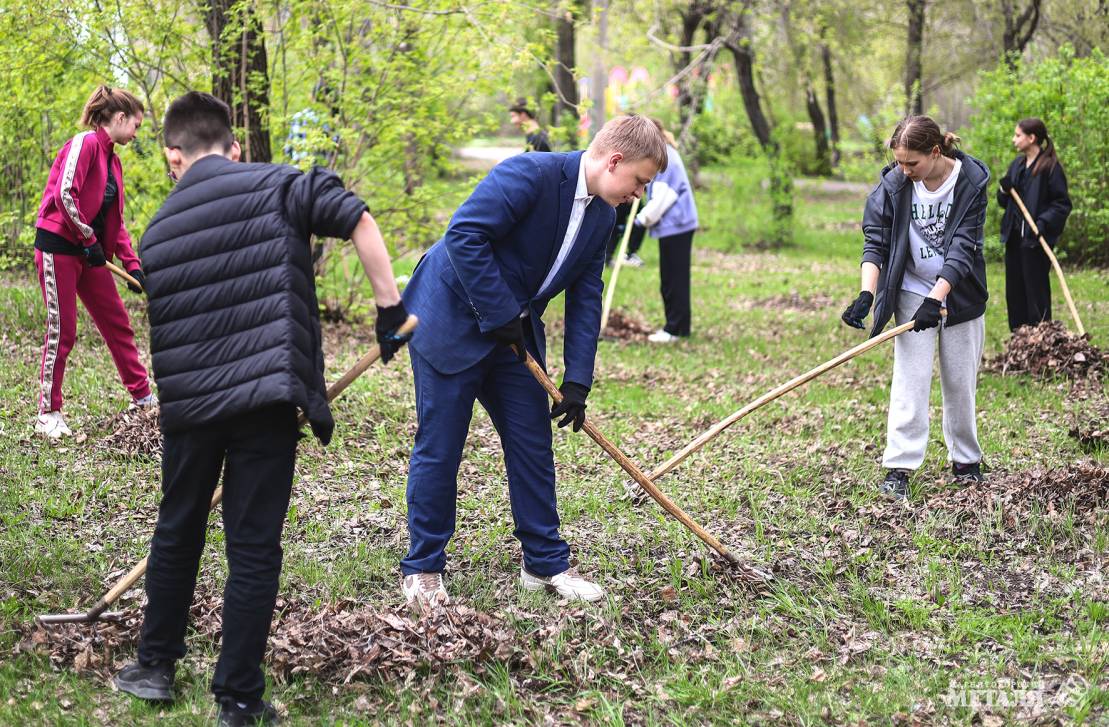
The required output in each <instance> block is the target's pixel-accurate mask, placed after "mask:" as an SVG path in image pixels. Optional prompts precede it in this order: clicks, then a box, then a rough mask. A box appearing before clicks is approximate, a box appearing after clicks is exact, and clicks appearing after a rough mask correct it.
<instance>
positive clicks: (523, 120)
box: [508, 98, 551, 151]
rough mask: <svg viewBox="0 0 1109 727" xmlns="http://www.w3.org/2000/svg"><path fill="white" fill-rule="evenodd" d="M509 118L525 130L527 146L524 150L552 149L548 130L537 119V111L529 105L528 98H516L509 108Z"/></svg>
mask: <svg viewBox="0 0 1109 727" xmlns="http://www.w3.org/2000/svg"><path fill="white" fill-rule="evenodd" d="M508 118H509V120H510V121H512V125H513V126H515V127H516V128H517V129H519V130H520V131H522V132H524V136H525V137H526V138H527V146H526V147H525V148H524V151H550V150H551V140H550V139H549V138H547V132H546V131H544V130H543V128H542V127H541V126H539V122H538V121H536V120H535V113H534V112H532V110H531V108H530V107H529V106H528V100H527V99H526V98H518V99H516V103H514V104H513V105H512V106H510V107H509V108H508Z"/></svg>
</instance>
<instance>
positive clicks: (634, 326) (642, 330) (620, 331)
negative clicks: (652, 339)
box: [601, 309, 654, 341]
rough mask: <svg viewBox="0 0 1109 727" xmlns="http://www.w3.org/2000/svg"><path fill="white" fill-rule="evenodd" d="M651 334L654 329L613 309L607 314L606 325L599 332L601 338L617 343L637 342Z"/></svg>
mask: <svg viewBox="0 0 1109 727" xmlns="http://www.w3.org/2000/svg"><path fill="white" fill-rule="evenodd" d="M652 333H654V329H652V328H651V327H650V326H648V325H647V324H646V323H644V322H643V321H641V320H638V319H636V318H632V317H631V316H630V315H628V314H626V313H621V312H620V311H618V310H616V309H613V310H612V311H610V312H609V314H608V325H606V326H605V329H604V331H602V332H601V337H602V338H606V339H616V340H619V341H637V340H641V339H643V338H644V337H646V336H648V335H650V334H652Z"/></svg>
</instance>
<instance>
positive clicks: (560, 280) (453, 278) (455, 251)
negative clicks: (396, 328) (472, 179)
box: [404, 152, 616, 386]
mask: <svg viewBox="0 0 1109 727" xmlns="http://www.w3.org/2000/svg"><path fill="white" fill-rule="evenodd" d="M581 159H582V152H571V153H569V154H557V153H542V154H540V153H533V154H520V155H518V156H515V157H512V158H510V159H507V160H505V161H503V162H501V163H500V164H498V165H497V166H496V167H494V168H493V171H491V172H490V173H489V175H488V176H487V177H486V178H485V179H483V180H482V181H481V182H480V183H479V184H478V186H477V188H475V189H474V191H473V194H471V195H470V197H469V198H468V199H467V200H466V201H465V202H463V203H462V206H461V207H459V208H458V210H457V211H456V212H455V213H454V216H453V217H452V218H451V221H450V225H449V226H448V227H447V231H446V233H445V234H444V235H443V237H442V239H440V240H439V241H438V242H436V243H435V244H434V245H432V247H431V249H430V250H428V251H427V254H426V255H424V257H423V259H422V260H421V261H420V264H419V265H417V266H416V271H415V272H414V273H413V274H412V279H411V280H410V281H409V283H408V285H407V287H406V288H405V290H404V305H405V307H406V308H407V309H408V310H409V312H411V313H414V314H415V315H417V316H419V318H420V325H419V327H418V328H417V329H416V333H415V336H414V337H413V338H412V341H411V342H410V343H409V346H411V348H412V349H413V350H415V351H416V353H418V354H419V355H420V356H422V357H423V358H424V359H425V360H426V361H427V362H428V363H430V364H431V365H432V366H433V367H435V369H436V370H437V371H439V372H440V373H443V374H454V373H458V372H459V371H462V370H464V369H467V368H469V367H470V366H473V365H474V364H476V363H477V362H478V361H480V360H481V359H483V358H485V356H487V355H488V354H489V352H490V351H492V350H493V348H494V347H495V346H496V343H495V341H494V340H493V339H492V338H491V337H489V336H487V335H485V334H487V333H489V332H490V331H492V330H494V329H496V328H499V327H500V326H503V325H504V324H505V323H508V322H509V321H511V320H512V319H513V318H515V317H517V316H519V315H520V313H521V312H523V311H527V312H528V317H527V319H528V321H530V325H531V327H532V332H533V333H534V336H535V342H536V346H537V347H538V350H537V351H536V353H537V354H538V356H539V360H540V363H542V364H543V365H544V366H545V365H546V338H545V336H544V333H543V321H542V318H541V316H542V315H543V311H544V310H546V308H547V303H548V302H549V301H550V300H551V298H553V297H554V296H556V295H557V294H558V293H560V292H562V291H563V290H565V291H566V343H565V351H564V359H565V364H566V373H565V375H564V377H563V380H564V381H573V382H576V383H579V384H583V385H585V386H592V384H593V360H594V358H595V357H596V354H597V336H598V334H599V333H600V327H601V290H602V289H603V287H604V284H603V282H602V280H601V273H602V272H603V270H604V262H605V245H606V243H607V241H608V237H609V235H610V234H611V233H612V227H613V225H614V223H615V219H616V213H615V210H613V208H612V207H610V206H609V205H608V204H606V203H605V202H604V200H602V199H600V198H595V199H594V200H593V201H592V202H590V203H589V206H588V207H587V208H586V210H585V218H584V219H583V220H582V224H581V229H580V230H579V232H578V237H577V240H576V241H575V242H574V246H573V248H572V249H571V251H570V254H569V255H567V257H566V260H565V261H564V262H563V265H562V267H561V268H560V269H559V271H558V274H557V275H556V276H555V278H554V280H552V281H551V284H550V286H548V288H547V290H545V291H543V296H542V297H540V296H539V292H540V291H539V287H540V286H541V285H542V284H543V281H544V280H545V279H546V277H547V274H548V273H549V272H550V270H551V267H552V266H553V265H554V261H555V257H556V256H557V255H558V250H559V248H560V247H561V246H562V238H563V237H564V236H565V234H566V227H567V225H568V224H569V221H570V209H571V207H572V205H573V202H574V191H575V189H576V187H577V182H578V165H579V164H580V163H581ZM525 325H527V324H526V323H525Z"/></svg>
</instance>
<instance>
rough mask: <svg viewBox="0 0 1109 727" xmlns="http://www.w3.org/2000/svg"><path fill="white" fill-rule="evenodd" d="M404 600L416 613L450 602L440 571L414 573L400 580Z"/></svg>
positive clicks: (425, 611)
mask: <svg viewBox="0 0 1109 727" xmlns="http://www.w3.org/2000/svg"><path fill="white" fill-rule="evenodd" d="M401 590H402V591H404V600H405V601H407V602H408V607H409V608H411V609H412V610H413V611H416V612H417V613H427V612H428V611H430V610H431V609H434V608H438V607H440V606H446V605H448V604H449V603H450V602H451V599H450V596H448V595H447V588H446V586H444V585H443V574H442V573H414V574H412V575H410V576H405V577H404V580H403V581H401Z"/></svg>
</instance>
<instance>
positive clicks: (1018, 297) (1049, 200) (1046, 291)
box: [997, 118, 1071, 331]
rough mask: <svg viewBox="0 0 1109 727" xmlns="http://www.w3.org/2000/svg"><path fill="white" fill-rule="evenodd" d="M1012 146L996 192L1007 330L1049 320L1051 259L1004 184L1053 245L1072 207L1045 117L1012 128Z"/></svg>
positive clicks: (1020, 123)
mask: <svg viewBox="0 0 1109 727" xmlns="http://www.w3.org/2000/svg"><path fill="white" fill-rule="evenodd" d="M1013 146H1015V147H1016V148H1017V151H1019V152H1020V156H1018V157H1017V158H1016V159H1014V160H1013V163H1012V164H1010V165H1009V169H1008V170H1007V171H1006V172H1005V176H1003V177H1002V178H1001V183H1000V184H1001V188H1000V189H999V190H998V192H997V203H998V204H999V205H1001V208H1002V209H1004V210H1005V214H1004V215H1003V216H1002V218H1001V240H1002V241H1003V242H1004V243H1005V303H1006V305H1007V306H1008V309H1009V330H1010V331H1015V330H1016V329H1017V328H1020V327H1021V326H1024V325H1033V326H1034V325H1036V324H1037V323H1039V322H1040V321H1050V320H1051V279H1050V270H1051V260H1049V259H1048V257H1047V253H1045V252H1044V250H1043V248H1042V247H1040V240H1039V238H1038V237H1037V236H1036V234H1035V233H1034V232H1032V227H1031V226H1030V225H1028V223H1027V222H1026V221H1025V219H1024V214H1023V213H1022V212H1021V211H1020V206H1019V205H1018V204H1017V203H1016V201H1014V200H1013V197H1012V195H1011V194H1010V193H1009V190H1010V189H1015V190H1017V194H1019V195H1020V198H1021V201H1023V202H1024V206H1025V207H1027V208H1028V214H1030V215H1032V219H1033V220H1035V222H1036V227H1038V228H1039V230H1040V234H1041V235H1043V237H1044V241H1045V242H1046V243H1047V244H1048V245H1050V246H1051V247H1052V248H1054V247H1055V242H1056V241H1057V240H1058V239H1059V236H1060V235H1061V234H1063V227H1064V226H1065V225H1066V223H1067V216H1068V215H1069V214H1070V211H1071V202H1070V196H1069V195H1068V194H1067V175H1066V174H1064V173H1063V165H1062V164H1060V163H1059V158H1058V157H1057V156H1056V155H1055V144H1053V143H1052V141H1051V138H1050V137H1049V136H1048V135H1047V126H1045V125H1044V122H1043V121H1041V120H1040V119H1036V118H1030V119H1022V120H1021V121H1020V122H1019V123H1018V124H1017V127H1016V129H1015V130H1014V131H1013Z"/></svg>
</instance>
